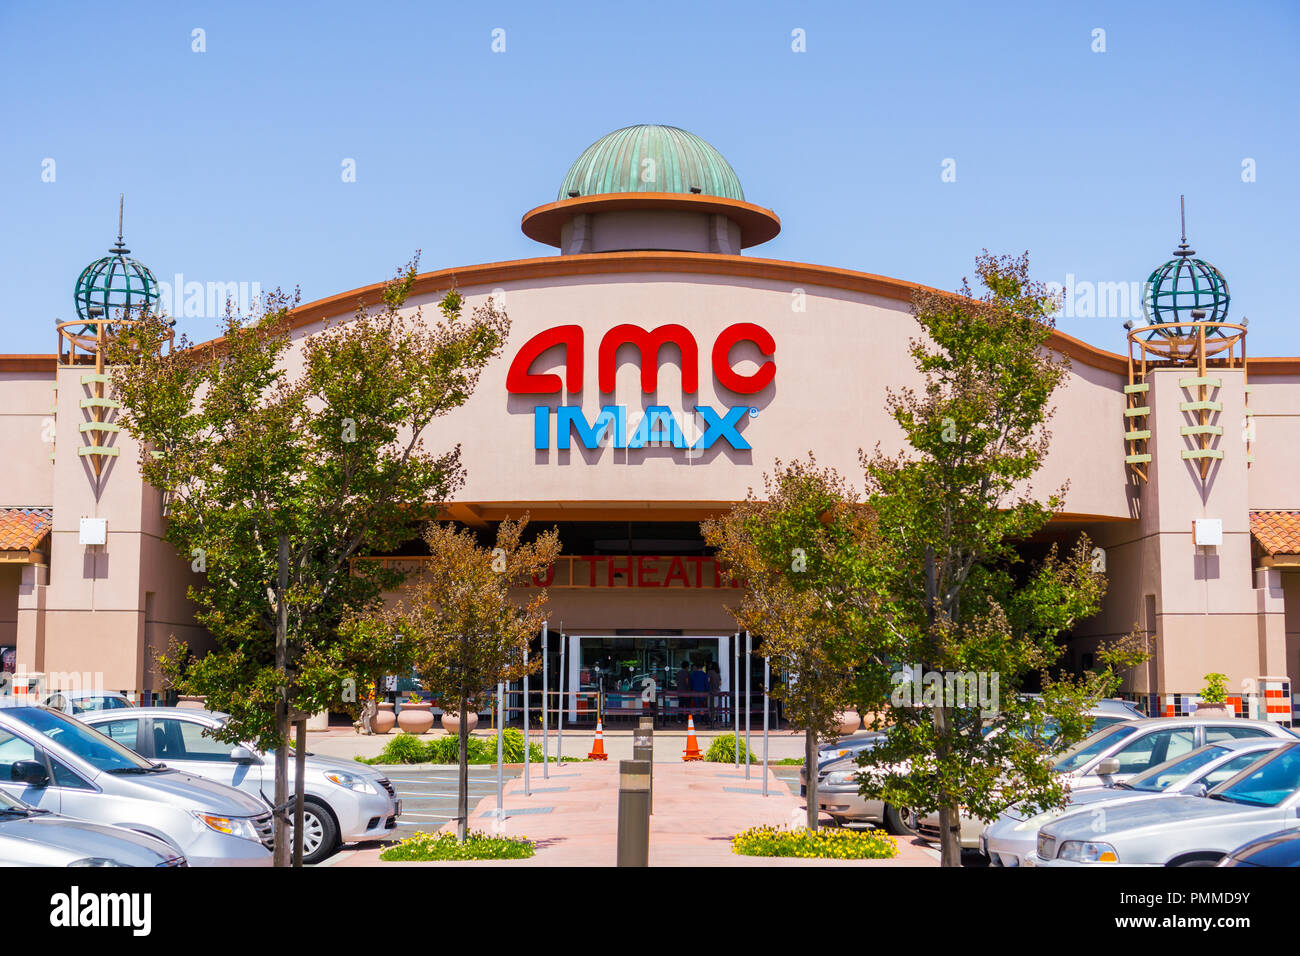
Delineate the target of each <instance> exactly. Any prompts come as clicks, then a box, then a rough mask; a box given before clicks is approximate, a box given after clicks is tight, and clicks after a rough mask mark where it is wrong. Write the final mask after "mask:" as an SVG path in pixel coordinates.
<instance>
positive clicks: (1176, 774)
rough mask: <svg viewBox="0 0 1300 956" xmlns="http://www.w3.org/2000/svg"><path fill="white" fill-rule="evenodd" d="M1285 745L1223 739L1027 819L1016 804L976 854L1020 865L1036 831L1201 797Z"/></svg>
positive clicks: (1082, 792)
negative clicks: (1133, 806)
mask: <svg viewBox="0 0 1300 956" xmlns="http://www.w3.org/2000/svg"><path fill="white" fill-rule="evenodd" d="M1286 745H1287V742H1286V741H1285V740H1283V739H1282V738H1280V737H1258V738H1254V739H1245V740H1223V741H1219V742H1218V743H1212V744H1206V745H1205V746H1203V747H1197V748H1196V749H1195V750H1193V751H1192V752H1191V753H1188V754H1185V755H1183V756H1181V757H1175V758H1173V759H1172V760H1167V761H1165V762H1164V763H1162V764H1159V765H1157V766H1155V767H1152V768H1151V769H1150V770H1148V771H1146V773H1140V774H1138V775H1137V776H1136V777H1132V778H1130V779H1129V780H1128V781H1126V782H1123V783H1117V784H1115V786H1113V787H1087V788H1085V789H1082V790H1074V791H1072V792H1071V793H1070V796H1069V798H1068V800H1067V801H1066V804H1065V806H1063V807H1053V808H1051V809H1048V810H1044V811H1042V812H1041V813H1038V814H1035V815H1032V816H1027V815H1026V814H1025V812H1024V811H1023V810H1022V809H1021V807H1020V806H1019V805H1016V806H1013V807H1011V808H1009V809H1008V810H1006V811H1005V812H1004V813H1003V814H1002V816H1000V817H998V818H997V819H996V820H994V821H993V822H992V823H990V824H989V825H988V828H987V829H986V830H985V831H984V833H983V835H982V836H981V837H980V841H979V846H980V852H981V853H982V854H984V855H985V856H987V857H988V858H989V863H990V864H991V865H993V866H1021V865H1023V864H1024V861H1025V859H1026V858H1027V857H1029V856H1031V855H1032V854H1033V853H1034V850H1035V848H1036V847H1037V846H1038V829H1039V827H1042V826H1044V825H1046V824H1048V823H1050V822H1051V821H1053V820H1056V819H1059V818H1060V817H1063V816H1065V815H1066V814H1067V813H1074V812H1075V811H1081V810H1084V809H1088V808H1091V807H1093V806H1095V805H1097V804H1101V803H1105V804H1107V805H1108V806H1110V805H1114V804H1116V803H1118V802H1120V801H1127V800H1145V799H1150V798H1152V797H1156V796H1159V795H1160V794H1162V793H1204V792H1206V791H1208V790H1210V789H1211V788H1212V787H1217V786H1218V785H1219V784H1221V783H1223V782H1224V781H1225V780H1228V779H1230V778H1232V777H1235V776H1236V775H1237V774H1238V773H1240V772H1241V771H1242V770H1245V769H1246V768H1247V767H1249V766H1250V765H1251V764H1253V763H1256V762H1258V761H1260V760H1263V759H1264V758H1265V757H1266V756H1267V755H1268V754H1270V753H1272V752H1273V751H1274V750H1277V749H1278V748H1279V747H1285V746H1286Z"/></svg>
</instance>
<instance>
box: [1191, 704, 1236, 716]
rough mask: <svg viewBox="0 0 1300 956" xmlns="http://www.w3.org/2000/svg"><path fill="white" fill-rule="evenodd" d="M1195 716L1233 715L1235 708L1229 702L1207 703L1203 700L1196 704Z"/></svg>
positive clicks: (1234, 714)
mask: <svg viewBox="0 0 1300 956" xmlns="http://www.w3.org/2000/svg"><path fill="white" fill-rule="evenodd" d="M1193 716H1196V717H1235V716H1237V712H1236V710H1234V709H1233V706H1232V705H1231V704H1229V703H1222V704H1207V703H1205V702H1204V701H1202V702H1201V703H1199V704H1197V705H1196V713H1195V714H1194V715H1193Z"/></svg>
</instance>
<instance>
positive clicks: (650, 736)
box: [632, 723, 655, 813]
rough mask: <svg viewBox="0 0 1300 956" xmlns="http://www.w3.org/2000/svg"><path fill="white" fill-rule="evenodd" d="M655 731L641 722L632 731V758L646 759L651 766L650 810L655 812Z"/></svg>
mask: <svg viewBox="0 0 1300 956" xmlns="http://www.w3.org/2000/svg"><path fill="white" fill-rule="evenodd" d="M654 743H655V732H654V728H653V727H647V726H646V725H645V724H644V723H643V724H641V726H640V727H638V728H637V729H636V730H635V731H633V733H632V759H633V760H644V761H645V762H646V763H647V764H648V765H649V767H650V812H651V813H654V812H655V769H654V768H655V764H654V759H655V746H654Z"/></svg>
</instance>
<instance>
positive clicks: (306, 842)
mask: <svg viewBox="0 0 1300 956" xmlns="http://www.w3.org/2000/svg"><path fill="white" fill-rule="evenodd" d="M290 845H291V846H292V844H290ZM338 845H339V828H338V824H336V823H335V822H334V815H333V814H332V813H330V812H329V810H328V809H327V808H326V807H325V805H324V804H321V803H317V802H316V801H315V800H304V801H303V805H302V861H303V863H319V862H320V861H321V860H324V859H326V858H327V857H330V856H332V855H333V853H334V851H335V850H336V849H338Z"/></svg>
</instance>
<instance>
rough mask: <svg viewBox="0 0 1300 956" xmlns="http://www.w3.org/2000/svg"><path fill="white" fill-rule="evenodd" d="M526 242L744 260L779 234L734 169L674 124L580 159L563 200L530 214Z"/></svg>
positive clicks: (623, 132) (599, 145)
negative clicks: (713, 254)
mask: <svg viewBox="0 0 1300 956" xmlns="http://www.w3.org/2000/svg"><path fill="white" fill-rule="evenodd" d="M523 230H524V234H525V235H526V236H528V237H529V238H530V239H536V240H537V241H538V242H544V243H547V244H548V245H552V246H559V247H560V251H561V253H562V254H564V255H572V254H577V253H596V252H621V251H629V250H654V249H670V250H680V251H685V252H720V253H729V254H739V252H740V250H741V249H742V248H747V247H749V246H754V245H758V244H759V243H761V242H766V241H767V240H768V239H771V238H772V237H773V236H775V235H776V234H777V233H778V232H780V231H781V220H780V219H778V218H777V216H776V214H775V213H774V212H772V211H771V210H770V209H764V208H762V207H761V206H756V205H754V204H752V203H749V202H746V201H745V192H744V190H743V189H742V188H741V186H740V179H739V177H738V176H737V175H736V172H735V170H734V169H732V168H731V164H730V163H728V162H727V160H726V159H725V158H724V157H723V155H722V154H721V153H720V152H718V151H717V150H716V149H714V147H713V146H711V145H710V144H709V143H707V142H705V141H704V140H702V139H700V137H698V136H696V135H694V134H693V133H688V132H687V131H686V130H684V129H678V128H677V127H675V126H628V127H625V128H623V129H619V130H615V131H614V132H612V133H609V134H607V135H605V136H602V137H601V138H600V139H598V140H597V141H596V142H594V143H592V144H591V145H590V146H588V147H587V148H586V149H585V150H583V151H582V154H581V155H580V156H579V157H578V158H577V160H576V161H575V162H574V163H573V165H572V166H571V167H569V171H568V173H567V174H566V175H565V177H564V180H563V182H562V183H561V184H560V191H559V196H558V198H557V200H556V201H555V202H553V203H548V204H547V205H545V206H538V207H537V208H536V209H533V210H531V211H529V212H528V213H526V214H525V215H524V219H523Z"/></svg>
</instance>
